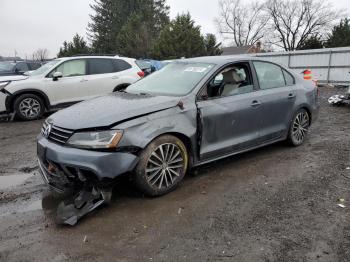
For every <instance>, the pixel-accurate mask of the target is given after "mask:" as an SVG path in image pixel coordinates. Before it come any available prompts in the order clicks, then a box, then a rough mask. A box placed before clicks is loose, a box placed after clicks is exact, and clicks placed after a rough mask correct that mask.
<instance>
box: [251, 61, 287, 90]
mask: <svg viewBox="0 0 350 262" xmlns="http://www.w3.org/2000/svg"><path fill="white" fill-rule="evenodd" d="M253 63H254V67H255V71H256V74H257V75H258V80H259V84H260V89H270V88H277V87H282V86H285V85H286V83H285V81H284V76H283V73H282V68H281V67H279V66H277V65H274V64H271V63H267V62H253Z"/></svg>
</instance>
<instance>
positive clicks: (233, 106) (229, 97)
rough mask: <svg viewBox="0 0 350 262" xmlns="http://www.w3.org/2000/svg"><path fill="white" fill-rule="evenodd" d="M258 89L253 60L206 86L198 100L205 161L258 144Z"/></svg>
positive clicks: (236, 65)
mask: <svg viewBox="0 0 350 262" xmlns="http://www.w3.org/2000/svg"><path fill="white" fill-rule="evenodd" d="M225 70H226V71H225ZM227 70H228V71H227ZM230 70H231V71H232V72H233V71H234V76H232V77H231V76H230ZM255 90H256V88H255V85H254V82H253V77H252V73H251V70H250V64H249V63H236V64H233V65H230V66H229V67H227V68H225V69H223V70H222V71H221V72H220V73H219V74H217V75H216V76H215V77H214V78H213V79H212V80H211V81H210V82H209V83H208V85H207V86H206V87H205V88H204V94H203V93H201V94H200V98H199V101H198V102H197V107H198V110H199V115H200V117H199V121H200V127H201V128H200V129H201V133H202V134H201V145H200V158H201V160H202V161H205V160H206V159H210V158H215V157H220V156H224V155H227V154H230V153H232V152H236V151H241V150H244V149H245V148H249V147H252V146H254V145H256V144H257V143H258V141H259V132H258V128H259V118H260V113H259V107H260V102H259V100H260V99H259V95H258V92H255ZM202 91H203V90H202Z"/></svg>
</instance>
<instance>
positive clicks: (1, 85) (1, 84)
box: [0, 81, 10, 91]
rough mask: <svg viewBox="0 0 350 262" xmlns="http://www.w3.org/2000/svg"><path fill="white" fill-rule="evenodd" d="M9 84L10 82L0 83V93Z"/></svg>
mask: <svg viewBox="0 0 350 262" xmlns="http://www.w3.org/2000/svg"><path fill="white" fill-rule="evenodd" d="M9 83H10V81H7V82H0V91H2V90H3V89H4V88H5V87H6V86H7V85H8V84H9Z"/></svg>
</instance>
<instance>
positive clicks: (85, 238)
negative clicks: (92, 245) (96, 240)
mask: <svg viewBox="0 0 350 262" xmlns="http://www.w3.org/2000/svg"><path fill="white" fill-rule="evenodd" d="M83 242H84V243H86V242H87V235H85V237H84V240H83Z"/></svg>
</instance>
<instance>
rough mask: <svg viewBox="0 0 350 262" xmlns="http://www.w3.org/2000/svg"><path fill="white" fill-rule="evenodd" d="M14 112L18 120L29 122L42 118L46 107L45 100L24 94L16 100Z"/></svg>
mask: <svg viewBox="0 0 350 262" xmlns="http://www.w3.org/2000/svg"><path fill="white" fill-rule="evenodd" d="M14 110H15V113H16V117H17V118H18V119H20V120H24V121H29V120H34V119H39V118H41V117H42V116H43V114H44V110H45V107H44V102H43V100H42V99H41V98H40V97H38V96H37V95H33V94H24V95H20V96H19V97H17V98H16V100H15V102H14Z"/></svg>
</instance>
